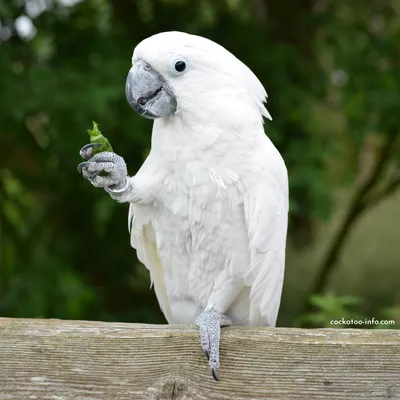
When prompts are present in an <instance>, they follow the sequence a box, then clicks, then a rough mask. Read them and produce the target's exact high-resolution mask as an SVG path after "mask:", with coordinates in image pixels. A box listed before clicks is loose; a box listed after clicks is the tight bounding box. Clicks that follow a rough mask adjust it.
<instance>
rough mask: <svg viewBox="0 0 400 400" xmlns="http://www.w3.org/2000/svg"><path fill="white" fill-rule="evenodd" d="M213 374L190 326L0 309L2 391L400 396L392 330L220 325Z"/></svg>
mask: <svg viewBox="0 0 400 400" xmlns="http://www.w3.org/2000/svg"><path fill="white" fill-rule="evenodd" d="M220 377H221V381H220V382H215V381H214V380H213V379H212V378H211V376H210V374H209V371H208V368H207V362H206V359H205V357H204V355H203V353H202V351H201V348H200V344H199V335H198V331H197V329H195V328H190V327H183V326H166V325H139V324H124V323H105V322H86V321H60V320H39V319H30V320H28V319H7V318H0V399H1V400H15V399H18V400H25V399H38V400H47V399H51V400H69V399H77V400H100V399H101V400H103V399H118V400H125V399H134V400H136V399H137V400H141V399H146V400H149V399H158V400H163V399H176V400H178V399H180V400H184V399H187V400H190V399H199V400H200V399H204V400H219V399H226V400H235V399H237V400H244V399H246V400H251V399H271V400H280V399H285V400H287V399H289V400H297V399H303V400H304V399H305V400H309V399H310V400H313V399H350V400H358V399H374V400H376V399H392V400H396V399H399V400H400V331H395V330H350V329H346V330H340V329H315V330H305V329H289V328H275V329H271V328H254V327H249V328H244V327H241V328H238V327H233V328H224V329H223V333H222V343H221V368H220Z"/></svg>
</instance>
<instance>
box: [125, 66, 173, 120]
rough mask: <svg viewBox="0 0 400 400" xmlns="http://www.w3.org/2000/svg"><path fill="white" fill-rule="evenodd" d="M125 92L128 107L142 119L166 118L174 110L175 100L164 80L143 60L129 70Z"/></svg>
mask: <svg viewBox="0 0 400 400" xmlns="http://www.w3.org/2000/svg"><path fill="white" fill-rule="evenodd" d="M125 92H126V98H127V100H128V103H129V105H130V106H131V107H132V109H133V110H134V111H135V112H137V113H138V114H140V115H142V116H143V117H146V118H150V119H155V118H161V117H166V116H167V115H170V114H172V113H174V112H175V110H176V98H175V96H174V94H173V92H172V90H171V89H170V88H169V87H168V85H167V83H166V81H165V79H164V78H163V77H162V75H160V74H159V73H158V72H157V71H155V70H154V69H153V68H152V67H151V66H150V65H149V64H148V63H146V62H145V61H143V60H138V61H136V62H135V64H134V65H133V66H132V68H131V69H130V71H129V73H128V77H127V78H126V86H125Z"/></svg>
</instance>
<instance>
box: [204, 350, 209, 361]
mask: <svg viewBox="0 0 400 400" xmlns="http://www.w3.org/2000/svg"><path fill="white" fill-rule="evenodd" d="M204 354H205V355H206V357H207V360H210V352H209V351H208V350H204Z"/></svg>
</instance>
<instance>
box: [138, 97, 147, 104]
mask: <svg viewBox="0 0 400 400" xmlns="http://www.w3.org/2000/svg"><path fill="white" fill-rule="evenodd" d="M138 103H139V104H140V105H141V106H144V105H145V104H146V103H147V99H145V98H144V97H140V98H139V100H138Z"/></svg>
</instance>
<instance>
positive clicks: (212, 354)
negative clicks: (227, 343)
mask: <svg viewBox="0 0 400 400" xmlns="http://www.w3.org/2000/svg"><path fill="white" fill-rule="evenodd" d="M126 96H127V99H128V102H129V104H130V106H131V107H132V108H133V110H134V111H136V112H137V113H139V114H140V115H142V116H144V117H146V118H151V119H154V125H153V133H152V142H151V151H150V153H149V155H148V157H147V159H146V160H145V162H144V163H143V165H142V167H141V168H140V170H139V171H138V172H137V174H136V175H134V176H128V174H127V168H126V164H125V162H124V160H123V158H122V157H120V156H118V155H116V154H115V153H113V152H102V153H99V154H96V155H95V156H93V157H92V158H90V159H88V160H87V161H86V162H84V163H81V164H80V166H79V170H80V171H82V172H83V175H84V177H85V178H86V179H88V180H89V181H90V182H91V183H92V184H93V185H94V186H96V187H103V188H105V190H106V191H107V192H108V193H109V194H110V195H111V197H112V198H114V199H116V200H117V201H119V202H129V203H130V209H129V217H128V218H129V229H130V233H131V244H132V246H133V247H134V248H135V249H136V251H137V255H138V258H139V260H140V261H141V262H142V263H143V264H144V265H145V266H146V267H147V269H148V270H149V271H150V276H151V280H152V282H153V283H154V288H155V293H156V295H157V299H158V302H159V304H160V307H161V309H162V311H163V313H164V315H165V318H166V319H167V321H168V322H169V323H171V324H175V323H176V324H192V323H194V322H195V323H196V324H197V325H198V326H199V327H200V336H201V344H202V347H203V350H204V352H205V354H206V355H207V357H208V359H209V365H210V369H211V372H212V375H213V376H214V378H215V379H218V378H217V375H216V370H217V368H218V366H219V341H220V327H221V326H226V325H231V324H232V323H233V324H235V325H267V326H275V322H276V318H277V314H278V309H279V303H280V298H281V291H282V283H283V276H284V264H285V245H286V231H287V222H288V178H287V171H286V167H285V164H284V161H283V159H282V157H281V155H280V154H279V152H278V150H277V149H276V148H275V146H274V145H273V144H272V142H271V141H270V139H269V138H268V137H267V136H266V135H265V133H264V129H263V117H265V118H268V119H271V116H270V114H269V113H268V111H267V110H266V108H265V107H264V102H265V100H266V97H267V94H266V92H265V90H264V88H263V86H262V84H261V83H260V81H259V80H258V79H257V77H256V76H255V75H254V74H253V72H252V71H251V70H250V69H249V68H248V67H247V66H246V65H245V64H243V63H242V62H241V61H239V60H238V59H237V58H236V57H235V56H233V55H232V54H231V53H230V52H229V51H227V50H226V49H225V48H223V47H222V46H220V45H218V44H216V43H214V42H212V41H211V40H208V39H205V38H202V37H199V36H194V35H189V34H186V33H181V32H165V33H160V34H157V35H154V36H151V37H149V38H147V39H145V40H143V41H142V42H141V43H139V45H138V46H137V47H136V48H135V50H134V53H133V57H132V68H131V69H130V71H129V74H128V77H127V81H126ZM92 146H94V145H91V144H89V145H86V146H84V148H83V149H82V150H81V155H82V156H84V157H85V158H88V151H89V154H90V149H91V147H92ZM102 171H105V172H106V173H108V175H107V176H102V175H100V172H102Z"/></svg>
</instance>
